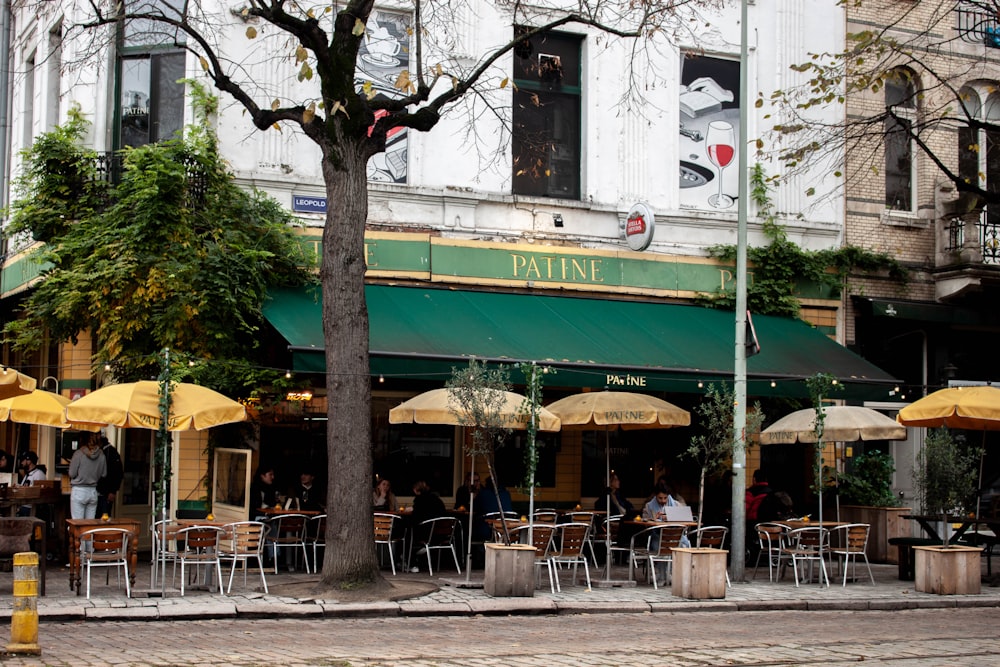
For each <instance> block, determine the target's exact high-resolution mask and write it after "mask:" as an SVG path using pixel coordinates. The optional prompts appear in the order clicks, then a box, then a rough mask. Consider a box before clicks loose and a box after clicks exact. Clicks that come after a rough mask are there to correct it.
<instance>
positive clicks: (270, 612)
mask: <svg viewBox="0 0 1000 667" xmlns="http://www.w3.org/2000/svg"><path fill="white" fill-rule="evenodd" d="M984 569H985V568H984ZM872 570H873V571H874V573H875V579H876V585H875V586H872V585H871V584H870V583H868V582H867V579H863V580H862V581H860V582H857V583H854V582H849V583H848V585H847V586H846V587H842V586H840V585H839V584H837V583H834V584H832V585H831V586H830V587H829V588H826V587H824V586H819V585H817V584H803V585H802V586H800V587H798V588H796V587H795V585H794V583H793V582H792V581H791V575H790V574H789V575H787V576H786V578H785V580H783V581H780V582H774V583H772V582H768V581H767V575H766V573H762V574H761V575H760V578H758V579H757V580H755V581H750V582H748V583H736V584H734V585H733V586H732V587H730V588H729V589H728V590H727V592H726V597H725V599H723V600H686V599H683V598H677V597H674V596H673V595H671V592H670V589H669V587H666V588H664V587H661V588H660V589H659V590H653V588H652V586H650V585H647V584H644V583H642V582H640V583H639V584H638V585H637V586H634V587H600V586H599V585H597V580H598V579H600V578H601V576H602V574H596V573H595V575H594V580H595V585H593V586H592V587H591V588H590V589H588V588H586V586H585V585H571V584H569V582H568V579H569V577H568V575H567V573H563V575H562V578H563V579H564V582H563V588H562V592H561V593H555V594H553V593H551V592H550V591H549V590H548V588H547V586H546V587H545V588H542V589H539V590H537V591H536V592H535V596H534V597H531V598H491V597H489V596H487V595H486V594H485V593H484V592H483V590H482V588H481V587H466V586H465V577H464V575H460V574H456V573H455V572H454V571H445V572H444V573H442V574H441V575H440V576H438V574H437V573H436V574H435V576H434V577H433V578H431V577H428V575H427V574H410V573H400V574H399V575H397V577H396V578H397V580H401V581H405V580H421V581H428V580H431V581H433V582H434V583H435V584H436V585H437V586H438V589H437V590H435V591H434V592H431V593H428V594H426V595H421V596H419V597H415V598H412V599H407V600H401V601H399V602H372V603H351V602H347V601H340V600H336V599H334V598H331V599H316V598H313V597H301V598H300V597H289V596H283V595H280V594H276V593H275V592H274V591H279V592H280V590H281V588H282V584H287V583H305V582H309V581H312V580H315V579H316V576H315V575H307V574H304V573H285V572H282V573H281V574H278V575H274V574H273V573H269V574H268V584H269V586H271V587H272V589H273V591H272V593H271V594H268V595H265V594H263V593H262V592H260V591H258V590H255V589H253V587H254V584H255V582H254V579H253V578H252V576H251V578H250V579H249V585H250V589H244V588H243V587H242V580H241V579H242V578H241V577H239V576H237V579H236V581H235V582H234V586H233V594H232V595H230V596H225V595H221V594H218V593H209V592H207V591H189V593H188V595H186V596H185V597H181V596H180V594H179V591H178V590H176V589H172V588H170V587H168V588H167V590H166V595H165V596H163V597H160V596H159V595H155V596H152V597H151V596H149V595H148V592H149V590H150V587H149V565H148V563H146V564H141V565H140V567H139V572H138V573H137V576H138V581H137V584H136V587H135V588H136V592H137V594H136V596H135V597H133V598H132V599H127V598H126V597H125V595H124V589H123V588H122V589H119V588H118V587H117V585H116V581H115V578H114V575H113V574H112V576H111V580H110V585H109V586H108V585H105V583H104V577H103V576H101V574H99V573H98V574H95V579H94V580H93V583H92V587H93V590H92V598H91V599H90V600H87V599H86V598H85V597H83V596H77V595H75V594H74V593H72V592H71V591H70V589H69V586H68V570H67V569H65V568H57V567H52V568H50V569H49V573H48V580H47V595H46V596H45V597H41V598H39V600H38V612H39V619H40V621H41V622H54V621H63V620H74V619H94V620H97V619H109V620H110V619H114V620H156V619H163V620H184V619H206V618H269V617H274V618H286V617H300V618H309V617H324V616H325V617H371V616H379V617H386V616H390V617H399V616H412V617H420V616H449V615H477V614H574V613H612V612H616V613H621V612H631V613H646V612H692V611H767V610H809V611H831V610H895V609H919V608H924V609H926V608H954V607H1000V587H997V586H990V585H989V584H988V583H987V582H985V581H984V584H983V589H982V592H981V594H979V595H956V596H940V595H932V594H926V593H917V592H916V591H914V589H913V582H906V581H899V580H898V579H897V578H896V574H897V570H896V566H894V565H878V564H873V565H872ZM602 572H603V571H602ZM752 572H753V571H752V569H748V571H747V574H748V576H749V575H751V574H752ZM859 574H860V573H859ZM984 574H985V572H984ZM385 575H386V577H387V578H392V575H391V574H390V573H389V572H386V573H385ZM477 576H479V577H481V572H478V573H477V572H474V573H473V577H472V579H473V581H475V579H476V577H477ZM613 577H614V578H615V579H626V578H627V573H626V571H625V570H624V568H622V570H621V571H618V569H617V568H616V571H615V572H614V574H613ZM994 582H996V580H994ZM168 583H169V582H168ZM156 593H158V591H157V592H156ZM11 608H12V598H11V579H10V575H7V576H3V575H0V619H8V620H9V618H10V614H11Z"/></svg>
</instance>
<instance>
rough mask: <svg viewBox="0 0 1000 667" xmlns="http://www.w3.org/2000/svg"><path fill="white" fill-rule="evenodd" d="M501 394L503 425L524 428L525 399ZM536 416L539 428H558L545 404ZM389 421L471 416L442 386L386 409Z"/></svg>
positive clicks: (460, 422)
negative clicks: (463, 410) (464, 411)
mask: <svg viewBox="0 0 1000 667" xmlns="http://www.w3.org/2000/svg"><path fill="white" fill-rule="evenodd" d="M503 394H504V395H503V403H502V405H501V407H500V415H501V418H502V419H503V422H504V425H505V426H507V427H508V428H516V429H524V428H527V426H528V420H529V419H530V415H529V414H528V411H527V410H524V409H523V406H524V405H525V401H526V400H527V399H526V398H525V397H524V396H522V395H521V394H515V393H514V392H512V391H505V392H503ZM538 419H539V421H538V429H539V430H540V431H558V430H559V418H558V417H556V416H555V415H553V414H552V413H551V412H549V411H548V410H546V409H545V408H541V410H540V411H539V416H538ZM389 423H390V424H445V425H451V426H471V425H472V417H470V416H469V415H467V414H463V413H462V409H461V406H460V405H459V403H458V400H457V399H456V398H455V397H454V396H452V395H451V392H450V391H449V390H448V389H447V388H443V389H431V390H430V391H425V392H424V393H422V394H418V395H417V396H414V397H413V398H411V399H409V400H407V401H404V402H403V403H400V404H399V405H397V406H396V407H394V408H393V409H391V410H389Z"/></svg>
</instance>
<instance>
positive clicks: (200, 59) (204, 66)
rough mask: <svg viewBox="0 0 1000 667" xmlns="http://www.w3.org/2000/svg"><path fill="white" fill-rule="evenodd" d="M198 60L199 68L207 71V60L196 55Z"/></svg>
mask: <svg viewBox="0 0 1000 667" xmlns="http://www.w3.org/2000/svg"><path fill="white" fill-rule="evenodd" d="M198 62H200V63H201V68H202V69H203V70H205V71H206V72H207V71H208V61H207V60H205V56H199V57H198Z"/></svg>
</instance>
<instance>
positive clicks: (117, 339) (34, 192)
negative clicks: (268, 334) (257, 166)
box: [5, 111, 313, 391]
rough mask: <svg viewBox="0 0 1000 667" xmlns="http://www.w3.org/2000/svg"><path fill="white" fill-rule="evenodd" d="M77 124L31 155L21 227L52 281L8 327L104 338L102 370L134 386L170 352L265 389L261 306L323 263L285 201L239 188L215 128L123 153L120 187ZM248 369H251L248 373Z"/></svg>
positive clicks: (19, 205) (38, 334)
mask: <svg viewBox="0 0 1000 667" xmlns="http://www.w3.org/2000/svg"><path fill="white" fill-rule="evenodd" d="M86 130H87V122H86V121H85V120H84V119H83V118H82V116H81V115H80V114H79V113H78V112H76V111H74V112H73V113H71V114H70V119H69V121H68V122H67V123H66V124H65V125H63V126H61V127H59V128H56V130H54V131H53V132H51V133H48V134H45V135H42V136H41V137H40V138H39V139H38V140H37V141H36V142H35V143H34V145H33V146H32V147H31V148H30V149H28V150H27V151H25V152H24V155H23V157H24V162H25V165H26V170H25V172H24V176H23V177H22V178H21V179H20V180H19V182H18V190H19V196H18V198H17V200H16V201H15V202H14V204H13V206H12V211H11V213H12V217H11V229H12V230H13V231H14V232H15V233H22V234H29V233H30V234H31V235H32V237H33V238H34V240H36V241H40V242H42V245H40V246H39V247H38V249H37V250H36V251H35V258H36V259H37V261H38V262H40V263H41V264H42V266H43V278H44V279H43V280H42V281H40V282H39V283H38V284H37V285H36V286H35V287H34V288H33V290H32V291H31V293H30V294H29V295H28V296H27V298H26V299H25V300H24V302H23V305H22V312H21V316H20V317H19V318H18V319H16V320H14V321H12V322H9V323H8V324H7V325H6V327H5V334H6V336H7V339H8V340H10V341H12V342H13V343H14V345H15V346H16V347H18V348H22V349H34V348H38V347H40V346H42V345H44V344H46V343H47V342H49V341H55V342H65V341H72V342H76V341H77V339H78V337H79V336H80V335H82V334H84V333H85V332H90V334H91V335H92V336H93V338H94V340H95V348H94V362H95V364H105V363H107V364H110V365H111V366H112V370H113V371H114V373H115V374H116V376H118V377H119V379H121V380H135V379H143V378H149V377H155V376H156V374H157V373H158V371H159V365H158V362H157V358H156V354H157V353H158V352H159V351H160V350H161V349H163V348H171V349H177V350H180V351H183V353H184V354H186V355H188V356H189V357H190V358H191V359H210V360H216V361H219V362H226V365H223V366H221V367H216V368H215V369H213V370H211V371H206V370H204V368H205V367H199V366H197V365H196V366H194V367H191V368H189V369H187V370H186V371H185V372H184V374H185V375H186V376H187V377H191V376H197V375H198V374H199V373H201V372H204V373H206V374H207V377H210V378H211V379H212V380H213V382H212V385H213V386H214V387H215V388H217V389H222V390H230V391H231V390H233V389H234V388H235V387H234V385H242V387H240V388H243V389H244V391H245V387H246V386H247V385H248V384H249V383H253V382H259V381H260V380H261V376H260V374H258V373H253V372H248V371H247V370H246V368H245V367H246V366H247V362H250V364H251V365H252V364H254V363H257V364H259V363H260V361H261V360H260V358H258V357H257V356H255V351H256V350H257V349H258V346H259V342H258V341H259V339H260V327H261V324H262V321H263V316H262V312H261V307H262V305H263V303H264V300H265V298H266V290H267V288H268V287H269V286H272V285H296V284H303V283H306V282H308V281H309V280H310V279H311V278H310V273H309V268H310V267H311V266H312V264H313V260H312V258H311V257H309V256H308V255H307V254H306V252H305V251H304V246H303V245H302V244H301V243H299V242H298V241H297V240H296V236H295V233H294V230H293V228H292V223H293V220H292V218H291V217H290V216H289V215H288V213H287V212H285V211H284V209H283V208H282V207H281V206H280V205H279V204H278V203H277V202H275V201H274V200H272V199H270V198H268V197H267V196H265V195H263V194H261V193H259V192H247V191H246V190H244V189H242V188H240V187H238V186H237V185H236V184H235V182H234V180H233V177H232V175H231V174H230V173H229V171H228V170H227V169H226V166H225V164H224V162H223V161H222V159H221V158H220V156H219V154H218V151H217V150H216V143H215V139H214V136H212V135H211V134H210V133H209V132H208V131H207V130H205V129H204V126H198V127H194V128H191V129H190V131H189V132H188V134H187V136H186V137H185V138H183V139H177V140H172V141H168V142H164V143H161V144H154V145H149V146H143V147H141V148H135V149H129V150H126V151H124V152H123V153H122V155H121V157H122V173H121V180H120V182H118V183H108V182H105V181H102V180H101V179H99V178H98V177H97V174H96V171H95V165H96V157H97V156H96V155H95V154H94V153H93V152H92V151H88V150H85V149H83V148H81V147H80V141H81V140H82V138H83V136H84V134H85V132H86ZM241 367H242V370H240V368H241Z"/></svg>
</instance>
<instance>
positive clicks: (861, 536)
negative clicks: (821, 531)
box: [830, 523, 875, 586]
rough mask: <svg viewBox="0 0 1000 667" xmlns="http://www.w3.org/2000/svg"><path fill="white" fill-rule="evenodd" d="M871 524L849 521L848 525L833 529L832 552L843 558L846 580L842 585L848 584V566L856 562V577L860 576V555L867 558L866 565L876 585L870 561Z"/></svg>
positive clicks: (869, 576) (869, 575)
mask: <svg viewBox="0 0 1000 667" xmlns="http://www.w3.org/2000/svg"><path fill="white" fill-rule="evenodd" d="M870 531H871V526H870V525H868V524H867V523H849V524H847V525H846V526H837V527H836V528H834V529H833V530H832V531H831V536H832V537H831V539H830V543H831V544H832V545H834V546H832V547H831V548H830V554H831V555H833V556H838V557H840V558H842V559H843V562H842V565H841V566H842V567H843V568H844V582H843V583H842V584H841V586H847V566H848V565H850V564H851V561H853V562H854V579H855V580H857V578H858V556H860V557H861V558H864V559H865V567H866V568H868V578H869V579H871V582H872V586H874V585H875V576H874V575H873V574H872V566H871V564H870V563H869V562H868V553H867V552H868V535H869V532H870Z"/></svg>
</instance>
